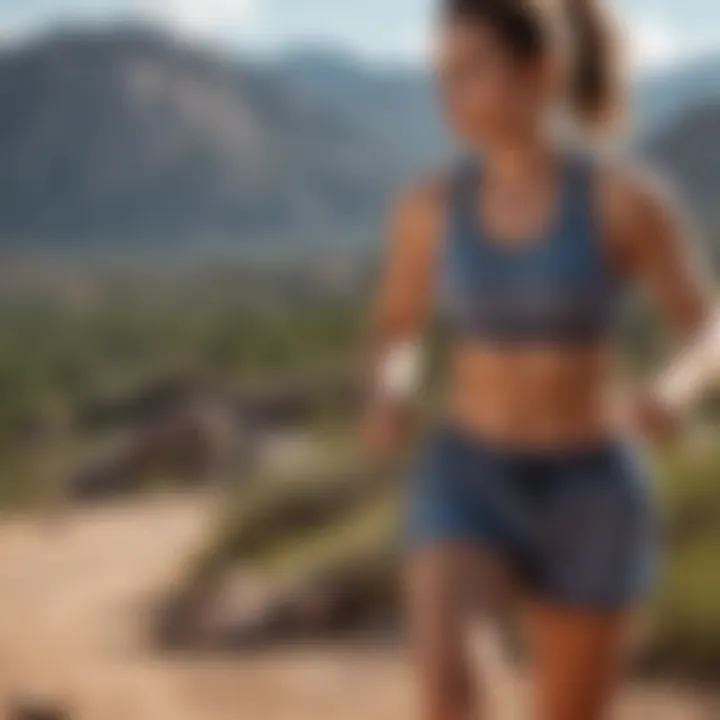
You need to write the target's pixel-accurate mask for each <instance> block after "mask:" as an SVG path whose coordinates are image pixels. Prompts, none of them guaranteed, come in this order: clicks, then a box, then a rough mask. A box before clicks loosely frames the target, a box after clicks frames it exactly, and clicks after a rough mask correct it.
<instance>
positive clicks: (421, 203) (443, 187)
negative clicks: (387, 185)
mask: <svg viewBox="0 0 720 720" xmlns="http://www.w3.org/2000/svg"><path fill="white" fill-rule="evenodd" d="M452 186H453V171H452V169H451V168H444V167H443V168H439V169H437V170H435V171H432V172H430V173H427V174H425V175H424V176H422V177H420V178H419V179H417V180H415V181H414V182H412V183H410V184H409V185H408V186H407V187H405V188H403V189H402V190H401V191H400V192H399V194H398V196H397V198H396V200H395V205H394V216H395V219H396V222H401V223H402V224H403V225H412V226H414V227H415V228H418V227H423V228H426V229H428V230H432V231H435V230H436V229H437V228H439V227H441V226H442V224H443V222H444V219H445V217H446V214H447V209H448V206H449V200H450V196H451V193H452Z"/></svg>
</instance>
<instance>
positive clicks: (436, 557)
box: [405, 543, 516, 720]
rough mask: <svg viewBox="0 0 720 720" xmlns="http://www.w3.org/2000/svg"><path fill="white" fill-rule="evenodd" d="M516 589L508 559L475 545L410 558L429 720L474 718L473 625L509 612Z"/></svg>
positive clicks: (408, 577)
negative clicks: (470, 645)
mask: <svg viewBox="0 0 720 720" xmlns="http://www.w3.org/2000/svg"><path fill="white" fill-rule="evenodd" d="M515 587H516V586H515V583H514V580H513V577H512V572H511V570H510V569H509V567H508V565H507V564H506V563H505V562H504V561H503V559H502V558H500V557H499V556H498V555H496V554H494V553H492V552H490V551H484V550H483V549H481V548H479V547H476V546H473V545H471V544H463V543H448V544H443V545H439V546H435V547H429V548H426V549H423V550H419V551H416V552H414V553H413V554H412V556H411V557H410V558H409V559H408V561H407V564H406V570H405V599H406V618H407V626H408V634H409V640H410V650H411V656H412V661H413V666H414V669H415V672H416V677H417V681H418V683H417V685H418V689H419V691H420V701H421V703H422V716H423V717H425V718H428V719H430V720H436V719H438V720H461V719H462V720H465V719H466V718H467V717H470V715H471V713H472V712H473V710H474V709H475V708H476V707H477V703H478V701H481V698H480V697H478V693H477V690H478V689H477V688H476V687H474V683H473V680H472V667H471V660H470V647H469V638H470V635H471V633H470V630H471V625H472V623H473V622H474V621H476V620H477V619H478V618H479V616H481V615H483V614H485V615H491V616H495V617H497V615H498V613H499V612H502V611H506V610H508V608H509V607H510V606H511V605H512V602H513V600H514V599H515V598H516V592H515ZM473 717H477V715H474V716H473Z"/></svg>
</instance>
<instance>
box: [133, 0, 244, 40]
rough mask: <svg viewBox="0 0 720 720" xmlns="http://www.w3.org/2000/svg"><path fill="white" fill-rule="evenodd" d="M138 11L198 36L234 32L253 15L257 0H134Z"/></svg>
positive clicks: (177, 29) (180, 30)
mask: <svg viewBox="0 0 720 720" xmlns="http://www.w3.org/2000/svg"><path fill="white" fill-rule="evenodd" d="M134 7H135V10H136V11H137V12H139V13H140V14H142V15H143V16H145V17H147V18H148V19H150V20H153V21H156V22H160V23H162V24H164V25H168V26H169V27H171V28H172V29H173V30H175V31H177V32H180V33H183V34H187V35H192V36H197V37H211V36H218V35H220V36H222V35H234V34H237V33H238V31H241V30H243V29H245V28H246V27H247V24H248V23H249V22H250V21H251V19H252V17H253V12H254V10H255V9H256V8H255V2H254V0H134Z"/></svg>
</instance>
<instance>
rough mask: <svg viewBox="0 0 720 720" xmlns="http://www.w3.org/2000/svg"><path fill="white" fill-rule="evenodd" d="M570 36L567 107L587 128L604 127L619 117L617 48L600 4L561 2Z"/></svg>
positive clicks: (592, 1)
mask: <svg viewBox="0 0 720 720" xmlns="http://www.w3.org/2000/svg"><path fill="white" fill-rule="evenodd" d="M563 2H564V4H565V12H566V13H567V19H568V24H569V32H570V47H571V55H572V58H571V65H570V77H569V99H570V105H571V107H572V109H573V110H574V112H575V114H576V115H577V117H578V118H579V119H580V120H581V121H582V122H583V123H584V124H586V125H588V126H590V127H593V128H598V127H600V128H601V127H604V126H606V125H607V124H609V123H612V122H614V121H615V120H617V119H618V116H619V115H621V114H622V110H623V105H624V102H623V100H624V98H623V97H622V95H623V92H622V84H621V81H620V72H619V67H618V66H619V62H618V44H617V42H616V37H615V34H614V32H613V28H612V26H611V23H610V20H609V18H608V16H607V13H606V12H604V11H603V9H602V8H601V7H600V5H599V0H563Z"/></svg>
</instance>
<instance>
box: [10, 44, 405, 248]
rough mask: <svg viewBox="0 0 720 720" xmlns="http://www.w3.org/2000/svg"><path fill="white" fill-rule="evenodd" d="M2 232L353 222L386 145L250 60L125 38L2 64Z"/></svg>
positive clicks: (314, 230)
mask: <svg viewBox="0 0 720 720" xmlns="http://www.w3.org/2000/svg"><path fill="white" fill-rule="evenodd" d="M0 107H2V108H3V112H2V114H0V157H2V159H3V162H2V164H0V235H1V236H2V238H3V239H4V242H5V244H7V243H8V242H12V241H17V240H24V241H26V242H29V241H33V240H58V241H64V242H69V241H71V240H72V241H87V240H90V239H93V240H104V241H106V242H117V241H118V240H120V239H122V240H123V241H127V240H128V239H135V240H139V241H142V242H146V241H147V240H152V239H156V240H158V239H159V240H170V239H172V240H173V242H179V241H182V240H199V239H204V240H206V241H220V242H228V241H233V242H235V241H237V242H251V241H255V240H260V239H268V238H279V239H283V240H286V239H288V238H290V237H292V236H294V235H295V234H300V235H302V236H304V237H313V236H315V235H324V236H328V235H330V234H333V233H335V232H337V231H338V230H340V229H347V228H353V227H354V226H357V224H358V223H359V222H360V221H362V222H366V221H367V218H368V216H369V215H370V214H374V213H376V212H377V208H378V206H379V205H380V203H381V202H382V199H383V198H384V197H385V195H386V193H387V191H388V187H389V186H390V185H391V184H392V182H393V179H394V178H395V177H396V175H397V173H398V164H399V163H396V161H395V159H394V158H395V156H396V152H395V150H394V149H393V148H390V147H384V148H380V147H378V146H377V140H376V139H375V138H373V139H371V138H370V137H369V133H368V132H366V130H365V129H364V128H363V127H362V126H361V125H359V124H354V123H352V122H350V121H349V119H348V118H347V117H345V116H344V115H343V114H342V113H340V112H337V111H336V110H334V109H333V108H331V107H328V106H326V105H324V104H323V103H321V102H317V101H315V100H314V99H312V98H310V97H309V96H308V95H307V94H305V93H303V92H302V91H301V90H296V89H295V88H293V87H292V86H290V85H289V84H287V83H285V82H283V81H282V80H281V79H280V78H278V77H277V76H273V75H271V74H269V73H266V72H264V71H262V70H261V69H260V68H257V67H249V66H243V67H239V66H237V65H234V64H231V63H229V62H223V61H222V60H219V59H216V58H213V57H211V56H207V55H203V54H201V53H199V52H194V51H190V50H188V49H186V48H184V47H180V46H178V45H175V44H173V43H172V42H170V41H167V40H164V39H160V38H158V37H155V36H152V35H144V34H141V33H136V32H129V33H126V34H113V35H98V36H75V37H73V36H63V37H58V38H54V39H51V40H49V41H47V42H45V43H42V44H39V45H36V46H33V47H30V48H27V49H25V50H24V51H22V52H20V53H16V54H13V55H9V56H5V57H3V58H2V59H0Z"/></svg>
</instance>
